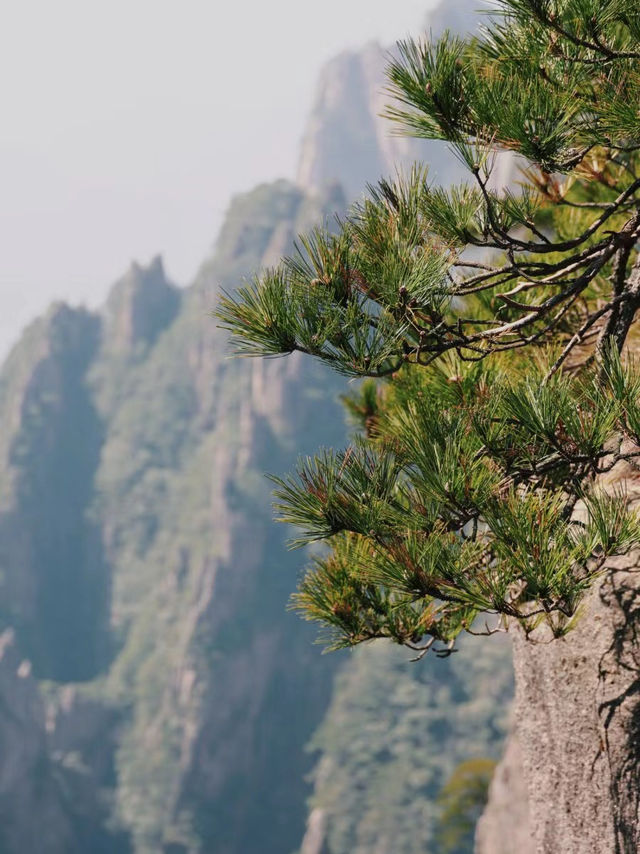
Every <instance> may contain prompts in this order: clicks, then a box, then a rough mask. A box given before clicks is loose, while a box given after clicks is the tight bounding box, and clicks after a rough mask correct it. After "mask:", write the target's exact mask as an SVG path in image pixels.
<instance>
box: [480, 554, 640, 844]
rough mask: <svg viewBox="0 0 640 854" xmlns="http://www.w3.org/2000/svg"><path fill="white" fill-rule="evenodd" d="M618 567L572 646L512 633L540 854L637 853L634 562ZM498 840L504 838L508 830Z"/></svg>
mask: <svg viewBox="0 0 640 854" xmlns="http://www.w3.org/2000/svg"><path fill="white" fill-rule="evenodd" d="M612 564H613V565H612V570H611V571H610V572H609V573H608V574H607V575H606V576H605V577H604V580H603V581H602V583H601V584H600V585H599V586H597V587H596V588H595V589H594V590H593V591H592V592H591V593H590V594H589V596H588V597H587V600H586V602H585V605H584V609H583V612H582V614H581V616H580V619H579V621H578V624H577V626H576V628H575V629H574V630H573V631H571V632H570V633H569V634H568V635H567V637H566V638H563V639H560V640H553V641H550V642H549V638H546V637H544V636H542V635H541V634H540V635H538V637H537V638H536V640H537V641H538V643H532V642H529V641H527V640H525V638H524V636H523V635H522V633H521V632H519V631H515V630H514V638H513V640H514V664H515V673H516V698H515V709H514V717H515V722H514V723H515V738H517V741H518V744H519V748H520V755H521V761H522V774H523V776H524V781H525V784H526V791H527V794H528V798H527V799H528V816H529V829H530V834H531V838H532V843H533V850H534V851H535V852H536V854H637V852H638V851H640V817H639V809H640V641H639V637H638V635H639V631H640V571H639V570H638V569H637V565H638V556H637V555H633V556H629V557H628V558H619V559H617V561H614V562H612ZM545 641H546V642H545ZM512 773H513V772H512ZM517 790H518V789H517V786H515V787H514V789H513V791H514V792H516V793H517ZM516 797H517V794H516ZM521 806H522V805H521V804H518V805H517V807H518V809H520V807H521ZM492 811H493V812H492ZM520 811H522V810H520ZM487 814H493V815H494V816H495V814H496V811H495V804H492V802H491V797H490V803H489V805H488V807H487ZM483 820H484V819H483ZM483 820H481V822H482V821H483ZM485 825H486V822H485ZM493 833H494V835H495V834H497V833H502V834H506V835H507V836H508V835H509V833H510V832H509V828H508V823H507V822H503V823H502V826H499V824H496V823H495V822H494V830H493ZM494 841H495V838H494ZM491 845H492V842H491V840H488V841H487V840H486V839H484V840H483V839H482V838H481V836H480V833H479V834H478V839H477V847H476V850H477V852H479V854H484V852H489V851H494V850H503V849H502V848H497V847H493V848H492V847H491ZM487 846H488V847H487ZM506 850H509V849H506ZM511 850H512V851H513V854H516V852H517V849H516V847H513V848H512V849H511ZM517 854H519V852H517Z"/></svg>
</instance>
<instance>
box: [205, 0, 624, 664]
mask: <svg viewBox="0 0 640 854" xmlns="http://www.w3.org/2000/svg"><path fill="white" fill-rule="evenodd" d="M498 5H499V7H500V12H501V13H502V14H501V15H500V17H498V18H496V19H495V20H493V21H489V22H488V25H487V27H486V30H485V32H484V35H483V36H482V38H480V39H479V40H474V41H471V42H465V41H462V40H460V39H458V38H453V37H450V36H448V35H446V36H445V37H444V38H443V39H442V40H440V41H439V42H438V43H436V44H430V43H428V42H416V41H407V42H404V43H401V44H400V46H399V47H400V57H399V59H397V60H395V61H393V62H391V65H390V67H389V69H388V76H389V80H390V86H391V92H392V94H393V95H394V96H395V99H396V100H395V102H394V105H393V106H392V107H390V108H389V115H390V116H391V118H393V119H394V120H396V121H397V122H399V123H400V125H401V126H402V127H403V128H404V129H405V130H407V131H408V132H409V133H411V134H414V135H416V136H419V137H425V138H429V139H444V140H447V141H448V143H449V144H450V146H451V147H452V149H453V150H454V152H455V153H456V154H457V156H458V157H459V158H460V159H461V160H462V161H463V163H464V164H465V165H466V167H467V168H468V171H469V181H468V182H467V183H464V184H462V185H460V186H457V187H453V188H451V189H450V190H448V191H445V190H443V189H440V188H437V187H434V186H431V185H430V183H429V180H428V175H427V173H426V170H425V169H422V168H416V169H414V171H413V172H412V174H411V175H410V176H408V177H404V178H402V177H399V178H398V179H397V180H395V181H387V180H382V181H380V183H379V184H378V185H377V186H376V187H373V188H369V195H368V198H366V199H365V200H363V201H362V202H360V203H359V204H357V205H356V206H355V207H354V208H353V210H352V211H351V213H350V215H349V216H348V217H347V218H346V219H345V220H344V221H343V222H341V223H340V225H339V229H338V231H337V233H332V232H329V231H323V230H318V231H315V232H314V233H312V234H311V235H309V236H306V237H302V238H300V243H299V249H298V252H297V254H296V255H295V257H292V258H288V259H286V260H284V261H283V263H282V265H281V266H280V267H279V268H277V269H275V270H270V271H267V272H266V273H264V274H263V275H262V276H261V277H260V278H259V279H258V280H257V281H255V282H254V283H253V284H251V285H248V286H246V287H242V288H240V289H239V290H238V291H237V292H236V293H235V294H233V295H228V296H226V297H225V298H224V299H223V300H222V302H221V304H220V306H219V308H218V311H217V314H218V317H219V318H220V320H221V321H222V324H223V325H224V326H225V327H227V328H228V329H230V330H231V331H232V333H233V336H234V339H235V342H236V344H237V348H238V350H239V351H240V352H241V353H244V354H248V355H264V356H272V355H276V354H284V353H291V352H293V351H296V350H298V351H301V352H303V353H307V354H310V355H312V356H315V357H317V358H319V359H321V360H323V361H325V362H327V363H328V364H329V365H331V366H332V367H333V368H334V369H335V370H337V371H339V372H341V373H343V374H346V375H347V376H350V377H365V378H368V379H366V380H365V382H364V383H363V384H362V385H361V387H360V390H359V392H357V393H356V394H355V395H353V397H352V398H351V399H350V400H349V401H348V406H349V408H350V410H351V412H352V414H353V415H354V416H355V418H356V419H357V420H358V421H359V423H360V427H361V431H360V436H359V437H357V438H356V439H355V441H354V443H353V444H352V445H351V447H349V448H347V449H346V450H345V451H340V452H337V451H332V450H326V451H323V452H322V453H320V454H319V455H318V456H316V457H314V458H312V459H305V460H302V461H301V462H300V465H299V468H298V471H297V472H296V473H295V474H293V475H292V476H290V477H289V478H286V479H284V480H280V481H278V482H277V490H276V498H277V502H278V503H277V507H278V510H279V511H280V516H281V518H282V519H283V520H285V521H287V522H291V523H293V524H295V525H296V526H297V527H298V528H299V529H300V532H301V533H300V535H299V537H298V540H297V542H298V543H306V542H309V541H312V540H317V539H323V540H328V541H329V542H330V544H331V547H332V548H331V551H330V553H329V555H328V556H325V557H320V558H317V559H316V560H315V561H314V565H313V566H312V567H311V569H310V570H309V571H308V573H307V574H306V576H305V578H304V580H303V581H302V584H301V587H300V590H299V592H298V594H297V595H296V603H297V605H298V606H299V607H300V608H301V609H302V610H303V611H304V612H305V614H306V615H307V616H308V617H310V618H311V619H314V620H319V621H320V622H321V623H322V624H323V625H324V626H325V627H326V628H327V629H328V639H329V642H330V644H331V645H333V646H336V647H337V646H343V645H353V644H357V643H359V642H361V641H366V640H370V639H372V638H378V637H389V638H392V639H393V640H395V641H397V642H399V643H402V644H405V645H407V646H409V647H411V648H412V649H415V650H416V651H417V652H418V654H423V653H424V652H426V650H427V649H429V648H432V647H433V649H434V650H436V652H438V653H439V654H447V653H448V651H449V650H451V649H452V648H453V644H454V642H455V638H456V636H457V635H458V633H459V632H460V631H462V630H467V631H476V630H477V627H478V620H477V617H478V615H486V622H484V621H483V625H484V626H485V628H484V629H482V631H486V632H488V633H491V632H493V631H495V630H498V629H500V628H501V627H502V626H503V625H504V623H505V621H506V620H515V621H517V622H519V623H520V624H521V626H522V627H523V629H524V631H525V632H527V633H530V632H531V631H532V630H533V629H534V628H535V627H536V626H537V625H538V624H539V623H540V622H541V621H542V622H544V623H546V624H547V625H548V626H549V627H550V629H551V631H552V632H553V634H554V636H560V635H563V634H564V633H566V632H567V631H568V630H569V629H570V628H571V626H572V625H573V623H574V620H575V618H576V615H577V614H578V611H579V605H580V602H581V599H582V597H583V596H584V594H585V592H586V591H587V590H588V589H589V588H590V586H591V585H592V584H593V582H594V581H595V580H596V579H597V578H599V577H600V576H601V575H602V573H603V572H605V571H606V567H607V560H608V559H609V558H610V557H611V556H613V555H618V554H621V553H625V552H627V551H628V550H629V549H631V548H632V547H633V546H635V545H637V544H638V542H639V541H640V526H639V524H638V518H637V516H636V515H635V513H634V512H633V511H632V510H630V509H629V507H628V503H629V502H628V500H627V497H626V496H625V494H624V492H623V491H621V490H620V489H615V488H609V489H608V488H606V487H605V486H604V485H603V484H604V481H605V480H607V479H608V480H612V479H613V478H614V477H615V474H616V473H617V471H619V470H620V469H621V468H622V467H623V466H627V467H629V466H632V467H633V468H635V467H636V460H637V459H638V457H639V456H640V400H639V395H640V374H639V373H638V372H637V371H636V370H635V369H634V367H633V364H631V362H630V361H629V360H626V359H624V358H623V357H621V354H622V352H623V349H624V345H625V342H627V340H628V338H629V335H630V334H632V324H633V321H634V318H635V314H636V311H637V309H638V306H639V305H640V257H639V256H638V252H637V243H638V239H639V237H640V195H639V192H640V174H639V171H638V169H639V167H640V156H639V154H638V152H639V151H640V112H639V111H638V103H640V7H639V6H638V4H637V3H636V2H635V0H500V2H499V4H498ZM500 151H505V152H512V153H515V154H516V155H518V156H519V160H520V164H521V172H522V175H521V181H520V183H519V186H518V188H517V189H514V188H511V189H507V190H505V191H503V192H499V191H497V190H496V189H494V188H493V187H492V172H493V170H494V167H495V163H496V152H500ZM501 156H504V155H501Z"/></svg>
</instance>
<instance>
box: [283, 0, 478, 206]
mask: <svg viewBox="0 0 640 854" xmlns="http://www.w3.org/2000/svg"><path fill="white" fill-rule="evenodd" d="M480 5H482V4H481V0H457V2H448V3H447V2H445V3H442V4H441V5H439V6H438V7H437V8H436V9H434V10H433V11H432V12H430V13H429V14H428V15H427V17H426V18H425V25H424V30H425V32H426V33H431V34H432V35H433V36H434V37H435V36H439V35H441V34H442V33H443V32H444V31H445V30H449V31H451V32H452V33H468V32H469V31H471V30H473V29H475V28H476V27H477V26H478V24H479V22H480V18H479V16H478V14H477V9H478V7H479V6H480ZM395 54H397V49H396V48H395V47H389V48H383V47H382V46H381V45H380V44H378V43H376V42H370V43H369V44H368V45H366V46H365V47H364V48H362V49H360V50H351V51H345V52H344V53H341V54H340V55H339V56H336V57H335V59H333V60H331V61H330V62H328V63H327V65H326V66H325V68H324V69H323V70H322V72H321V74H320V78H319V81H318V85H317V90H316V95H315V99H314V104H313V108H312V110H311V113H310V116H309V120H308V122H307V127H306V131H305V134H304V137H303V140H302V145H301V148H300V158H299V161H298V173H297V182H298V183H299V184H300V186H302V187H304V188H305V189H306V190H318V189H319V188H322V187H324V186H326V185H327V184H330V183H332V182H338V183H340V184H341V186H342V187H343V188H344V190H345V192H346V195H347V198H348V199H349V200H353V199H356V198H359V197H360V195H361V194H362V193H363V192H364V188H365V186H366V184H367V183H368V182H373V181H375V180H376V179H377V178H379V177H381V176H388V175H393V174H394V173H395V171H396V170H397V169H398V168H401V169H402V168H404V169H407V168H408V167H410V166H411V165H412V164H413V163H415V162H417V161H420V162H423V163H427V164H428V165H429V175H430V178H431V180H433V181H434V182H436V183H438V184H442V185H445V186H446V185H449V184H452V183H454V182H455V181H459V180H460V179H461V178H462V177H463V174H464V172H463V167H462V166H461V164H460V163H459V161H458V160H456V158H455V157H454V155H453V154H452V153H451V152H450V151H449V150H448V148H447V145H446V144H445V143H443V142H440V141H426V140H418V139H412V138H410V137H406V136H399V135H398V134H397V129H396V128H394V126H393V125H392V123H391V122H388V121H383V120H382V119H381V118H380V117H381V114H382V113H383V112H384V110H385V107H386V106H387V104H388V103H389V102H390V100H391V99H390V96H389V94H388V93H387V91H386V88H387V81H386V78H385V68H386V66H387V64H388V62H389V60H390V58H391V56H392V55H395Z"/></svg>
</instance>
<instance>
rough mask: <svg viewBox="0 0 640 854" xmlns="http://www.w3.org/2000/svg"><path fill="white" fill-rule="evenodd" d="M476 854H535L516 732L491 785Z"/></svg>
mask: <svg viewBox="0 0 640 854" xmlns="http://www.w3.org/2000/svg"><path fill="white" fill-rule="evenodd" d="M475 854H535V847H534V844H533V841H532V839H531V831H530V827H529V798H528V794H527V787H526V784H525V780H524V774H523V770H522V752H521V750H520V745H519V743H518V738H517V736H516V734H515V733H511V735H510V736H509V738H508V739H507V743H506V745H505V750H504V755H503V757H502V759H501V760H500V762H499V763H498V765H497V767H496V770H495V772H494V775H493V780H492V781H491V786H490V787H489V801H488V803H487V806H486V809H485V810H484V812H483V814H482V816H481V817H480V819H479V821H478V825H477V827H476V838H475Z"/></svg>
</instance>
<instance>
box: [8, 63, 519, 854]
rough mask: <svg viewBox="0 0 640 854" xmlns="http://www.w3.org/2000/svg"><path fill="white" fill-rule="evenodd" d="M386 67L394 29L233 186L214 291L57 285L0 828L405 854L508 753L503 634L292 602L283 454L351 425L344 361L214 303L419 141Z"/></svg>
mask: <svg viewBox="0 0 640 854" xmlns="http://www.w3.org/2000/svg"><path fill="white" fill-rule="evenodd" d="M345 63H346V65H345ZM380 66H381V57H380V51H379V50H378V49H377V48H373V47H371V46H370V47H368V48H366V49H365V50H364V51H363V52H362V54H361V55H360V56H358V57H352V58H351V59H348V58H345V57H343V58H341V59H340V60H339V61H338V63H337V65H334V70H333V71H332V70H331V68H330V69H329V70H327V72H326V73H325V78H324V79H325V83H324V86H325V91H324V94H321V95H320V96H319V98H320V101H319V102H320V103H322V104H324V105H325V107H323V110H324V113H323V112H322V111H321V112H320V113H318V112H317V111H316V113H315V118H312V121H311V124H310V130H309V132H308V133H307V137H306V139H307V142H306V143H305V151H306V153H304V152H303V156H302V161H303V162H304V161H305V157H306V162H307V167H305V168H307V176H308V177H307V178H304V170H303V168H302V167H301V180H300V183H299V184H298V185H292V184H290V183H287V182H285V181H281V182H276V183H275V184H271V185H263V186H261V187H258V188H256V189H255V190H254V191H252V192H251V193H248V194H245V195H243V196H240V197H238V198H236V199H235V200H234V201H233V203H232V205H231V206H230V209H229V211H228V215H227V218H226V221H225V224H224V227H223V229H222V231H221V233H220V235H219V238H218V240H217V243H216V248H215V251H214V252H213V254H212V255H211V257H210V258H209V259H208V260H207V261H206V262H205V263H204V264H203V266H202V268H201V270H200V272H199V274H198V276H197V278H196V281H195V282H194V283H193V284H192V285H191V286H190V287H189V288H187V289H184V290H183V289H179V288H176V287H175V286H174V285H173V284H172V283H170V282H169V281H168V280H167V278H166V275H165V272H164V270H163V268H162V263H161V261H160V259H154V260H153V261H152V262H151V264H150V265H148V266H146V267H145V266H141V265H138V264H134V265H132V267H131V268H130V270H129V271H127V272H126V273H125V275H124V276H123V278H122V279H121V280H120V281H119V282H117V283H116V284H115V285H114V287H113V289H112V292H111V294H110V296H109V298H108V300H107V302H106V304H105V306H104V307H103V308H102V309H101V310H100V311H97V312H88V311H86V310H83V309H72V308H70V307H68V306H64V305H57V306H54V307H52V309H51V310H50V311H49V312H48V313H47V314H46V315H45V316H44V317H42V318H40V319H39V320H37V321H36V322H35V323H34V324H32V326H30V327H29V328H28V329H27V330H26V331H25V333H24V335H23V338H22V340H21V341H20V343H19V344H18V345H17V347H16V348H15V349H14V351H13V352H12V353H11V355H10V357H9V359H8V360H7V362H6V364H5V366H4V368H3V371H2V374H1V376H0V603H1V605H0V630H1V631H2V632H3V634H2V635H0V700H1V701H2V702H1V703H0V745H2V756H3V759H2V762H1V763H0V816H2V818H3V821H2V822H0V824H1V825H2V827H1V828H0V851H3V852H5V851H6V852H7V854H17V853H18V852H20V854H22V852H25V851H29V852H34V854H40V852H42V854H63V852H64V854H67V852H71V854H73V852H76V851H78V852H86V851H92V852H93V851H95V852H98V854H100V852H105V854H129V852H132V854H157V853H158V852H165V854H204V852H207V854H210V853H211V854H253V852H256V854H257V852H260V854H290V852H292V851H294V850H299V849H300V846H301V845H302V846H303V851H304V852H305V854H307V852H308V851H309V852H311V851H313V852H314V854H318V852H320V851H322V852H324V854H347V852H349V854H354V852H358V854H365V852H366V854H388V852H389V851H390V850H394V851H397V852H399V854H400V853H401V852H402V854H404V852H405V851H406V852H409V851H414V850H418V847H419V846H424V845H426V844H427V843H429V841H430V840H431V839H432V837H433V832H434V826H435V823H436V822H437V808H436V807H435V805H434V804H435V798H436V796H437V793H438V791H439V789H440V788H441V786H442V784H443V783H444V781H445V779H446V777H447V775H448V774H449V773H450V771H451V770H452V768H453V767H454V765H455V763H456V762H457V761H460V760H463V759H467V758H469V757H471V756H486V755H492V756H493V755H497V753H498V752H499V749H500V744H501V741H502V737H503V734H504V730H505V725H506V716H507V708H508V704H509V696H510V684H511V671H510V665H509V662H508V650H506V648H505V647H504V646H500V645H494V646H486V647H485V646H483V647H482V650H485V649H486V650H487V651H486V652H484V651H481V649H480V647H479V646H478V648H477V649H476V647H473V646H470V647H469V649H470V650H473V651H472V652H470V653H468V654H467V655H466V657H463V656H462V655H461V656H460V657H459V659H458V658H456V659H455V660H454V659H452V660H451V661H449V662H441V661H438V660H433V661H425V662H423V664H422V665H421V666H419V667H418V666H416V665H410V664H409V663H408V662H407V661H406V657H404V656H401V657H400V658H399V657H398V656H397V655H396V654H395V651H394V650H392V649H390V648H389V647H386V646H381V647H373V648H370V649H364V650H361V651H358V652H357V653H356V654H355V655H352V656H350V655H343V656H338V655H336V656H328V657H321V656H320V655H319V652H318V649H317V647H314V646H312V644H311V640H312V638H313V632H310V631H309V628H308V627H307V626H306V625H305V624H303V623H301V622H300V621H299V620H298V618H297V617H295V616H293V615H291V614H289V613H287V612H286V610H285V609H286V603H287V600H288V597H289V595H290V593H291V591H292V590H293V589H294V588H295V584H296V579H297V576H298V573H299V571H300V568H301V565H302V563H303V561H304V559H305V558H304V555H303V554H300V553H296V552H294V553H292V552H289V551H287V549H286V548H285V539H286V537H287V534H288V532H286V531H285V530H282V529H280V528H278V527H277V526H274V524H273V523H272V521H271V513H270V498H269V486H268V483H267V482H266V481H265V479H264V477H263V475H264V473H265V472H266V471H270V472H273V473H279V472H280V473H282V472H284V471H286V470H288V469H290V468H291V466H292V465H293V463H294V461H295V458H296V456H297V455H298V454H300V453H307V452H311V451H313V450H314V449H316V448H317V447H318V446H319V445H321V444H342V443H343V442H344V441H345V430H344V427H343V418H342V414H341V410H340V407H339V406H338V405H337V403H336V400H337V395H338V393H339V391H340V390H341V389H342V382H341V381H339V380H337V379H336V378H335V377H333V376H331V375H330V374H328V373H327V372H324V371H322V370H321V369H320V368H318V367H317V366H314V365H313V364H312V363H310V362H308V361H304V360H302V361H301V360H297V359H286V360H267V361H246V360H229V359H228V358H227V355H228V349H227V339H226V336H225V335H224V334H222V333H221V332H220V331H219V330H217V329H216V326H215V322H214V321H213V319H212V318H211V317H210V311H211V310H212V308H213V306H214V305H215V302H216V298H217V295H218V294H219V293H220V289H222V288H233V287H235V286H236V285H237V284H238V283H239V282H241V281H242V279H243V278H244V277H248V276H251V275H252V274H253V273H254V271H256V270H257V269H258V268H259V267H261V266H263V265H269V264H273V263H275V262H276V261H277V260H278V258H279V257H280V256H281V255H282V254H283V253H285V252H289V251H291V247H292V241H293V239H294V237H295V235H296V234H297V233H298V232H300V231H305V230H307V229H308V228H309V227H311V226H312V225H313V224H315V223H317V222H318V221H320V220H322V219H323V217H327V216H331V215H332V214H333V213H334V212H335V211H340V210H343V209H344V205H345V195H344V194H343V192H342V191H341V190H340V189H339V188H338V186H337V185H336V184H335V181H334V179H338V180H339V182H340V183H342V184H345V185H346V186H347V187H348V195H354V194H355V192H356V189H355V188H356V182H361V181H362V182H363V181H364V180H374V179H375V178H376V177H377V175H378V173H380V172H388V171H389V168H388V167H389V166H390V164H391V160H392V159H394V158H396V157H402V156H404V155H403V154H402V148H401V147H398V146H399V143H397V142H396V141H392V140H391V139H390V138H389V137H387V135H386V131H383V130H382V129H381V126H380V124H379V122H378V120H377V119H376V112H377V110H378V105H379V96H378V95H377V94H376V93H375V91H374V89H375V86H374V83H373V81H374V79H375V77H376V75H379V73H380ZM347 67H348V68H349V69H351V70H350V71H349V72H348V74H349V75H351V76H349V77H348V79H349V81H350V82H349V85H348V86H346V87H345V85H344V81H345V79H346V78H345V77H344V75H343V73H342V71H339V73H338V74H337V75H336V73H335V69H336V68H338V69H341V68H347ZM345 73H346V72H345ZM332 75H333V76H332ZM332 80H333V82H332ZM332 87H333V89H332ZM341 87H342V89H344V92H342V94H341ZM341 98H346V99H347V101H348V100H349V99H355V101H358V102H359V104H360V107H358V109H359V110H360V112H359V113H357V116H356V113H352V109H351V106H349V104H348V103H346V102H344V103H343V104H342V105H341V104H340V99H341ZM354 103H355V102H354ZM332 105H333V106H332ZM352 106H353V105H352ZM325 108H326V109H325ZM341 111H342V112H341ZM332 115H333V116H334V117H337V118H336V121H334V120H333V119H332V118H331V116H332ZM353 116H356V119H357V120H356V119H354V121H353V122H352V123H351V124H349V121H348V119H349V120H350V118H351V117H353ZM332 122H333V124H331V123H332ZM314 128H315V129H314ZM334 138H335V140H336V143H335V146H334V143H333V141H332V140H334ZM310 140H311V142H309V141H310ZM372 140H373V143H372V142H371V141H372ZM408 145H409V148H408V149H407V150H408V151H409V150H411V151H412V150H413V149H411V144H410V143H409V144H408ZM332 146H334V147H333V148H332ZM325 155H326V156H325ZM411 156H413V155H411ZM323 164H324V165H323ZM327 164H333V165H331V168H329V166H327ZM358 169H361V171H360V172H358ZM442 177H443V180H444V179H445V178H444V173H443V176H442ZM301 185H304V186H301ZM359 189H360V183H358V190H359ZM474 662H476V663H478V667H477V668H475V669H474V667H473V664H474ZM314 733H315V735H314ZM309 744H310V745H311V749H310V751H309V750H307V749H305V748H306V746H307V745H309ZM307 798H311V806H310V808H309V809H310V810H311V812H310V817H309V822H308V829H307V831H306V834H305V826H306V825H307V817H308V807H307ZM387 801H388V805H387V806H384V808H383V805H384V804H385V803H386V802H387ZM34 816H35V817H37V818H36V820H35V821H34ZM314 828H315V830H314ZM376 840H378V841H377V842H376ZM396 842H397V846H396ZM310 846H315V847H310ZM380 846H383V847H382V848H381V847H380ZM394 846H395V847H394Z"/></svg>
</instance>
